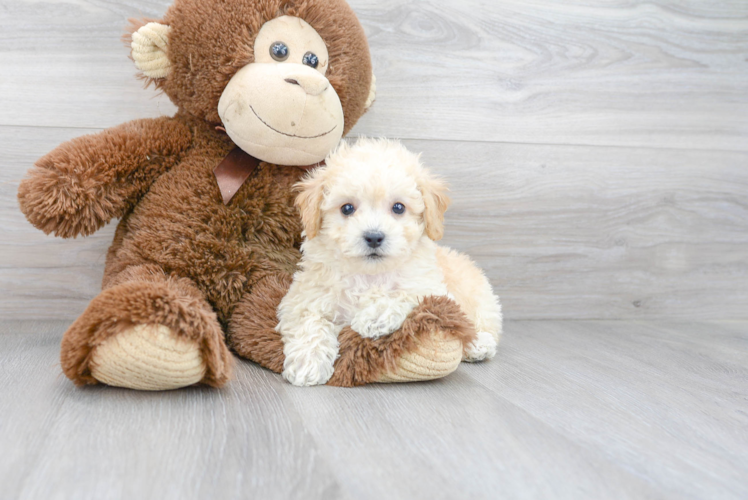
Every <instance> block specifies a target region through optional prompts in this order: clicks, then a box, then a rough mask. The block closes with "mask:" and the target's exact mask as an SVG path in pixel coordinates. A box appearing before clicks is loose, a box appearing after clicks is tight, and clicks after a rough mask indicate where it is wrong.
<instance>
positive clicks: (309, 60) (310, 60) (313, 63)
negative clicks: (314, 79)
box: [301, 52, 319, 68]
mask: <svg viewBox="0 0 748 500" xmlns="http://www.w3.org/2000/svg"><path fill="white" fill-rule="evenodd" d="M301 64H306V65H307V66H309V67H312V68H316V67H317V66H318V65H319V59H318V58H317V55H316V54H315V53H314V52H307V53H306V54H304V58H303V59H302V60H301Z"/></svg>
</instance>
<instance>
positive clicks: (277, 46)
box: [270, 42, 288, 62]
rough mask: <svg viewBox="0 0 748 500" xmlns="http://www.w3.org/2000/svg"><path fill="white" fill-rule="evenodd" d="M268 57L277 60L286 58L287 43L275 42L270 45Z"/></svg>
mask: <svg viewBox="0 0 748 500" xmlns="http://www.w3.org/2000/svg"><path fill="white" fill-rule="evenodd" d="M270 57H272V58H273V59H275V60H276V61H278V62H281V61H285V60H286V59H288V45H286V44H285V43H283V42H275V43H274V44H272V45H271V46H270Z"/></svg>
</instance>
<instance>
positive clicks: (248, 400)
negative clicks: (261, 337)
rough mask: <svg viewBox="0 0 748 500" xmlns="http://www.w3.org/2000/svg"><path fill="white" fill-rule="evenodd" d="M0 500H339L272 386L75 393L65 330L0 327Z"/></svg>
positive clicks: (253, 382)
mask: <svg viewBox="0 0 748 500" xmlns="http://www.w3.org/2000/svg"><path fill="white" fill-rule="evenodd" d="M0 325H2V327H1V328H0V353H2V354H0V359H1V360H2V362H1V363H0V366H2V371H0V376H1V377H2V378H1V379H0V380H1V381H2V383H3V384H2V390H0V408H1V409H2V411H1V412H0V449H2V450H3V453H2V454H0V484H2V485H3V488H2V493H0V497H2V498H22V499H29V498H39V499H41V498H77V499H96V500H98V499H101V498H144V499H150V498H153V499H163V498H245V497H246V496H251V497H253V498H254V497H256V498H268V499H272V498H292V497H294V498H296V497H298V495H299V493H300V492H303V497H304V498H311V499H317V498H318V499H328V498H338V497H340V496H343V495H344V492H343V491H341V490H340V486H339V484H338V481H337V479H336V478H335V476H334V474H333V472H334V471H333V470H331V469H330V467H329V465H328V464H327V462H326V461H325V458H324V457H323V456H321V455H320V453H319V450H318V449H317V447H316V445H315V443H314V442H313V440H312V438H311V436H310V435H309V433H308V432H306V431H305V429H304V427H303V425H302V423H301V418H300V416H299V415H298V414H296V412H295V410H294V409H293V405H292V404H291V403H290V402H289V401H288V399H287V397H286V396H285V395H284V390H283V388H282V384H283V383H284V382H283V381H282V380H281V379H280V377H278V376H277V375H275V374H271V373H269V372H266V371H264V370H262V369H260V368H259V367H257V366H254V365H250V364H249V363H241V364H240V365H239V366H238V369H237V373H236V379H235V380H234V382H233V383H232V384H231V385H229V386H228V387H227V388H225V389H223V390H214V389H209V388H189V389H183V390H179V391H172V392H155V393H148V392H135V391H129V390H124V389H117V388H111V387H99V386H97V387H94V388H91V387H89V388H85V389H76V388H74V386H73V385H72V383H70V382H69V381H68V380H67V379H65V378H64V377H63V376H62V375H61V373H60V367H59V363H58V362H57V357H58V356H59V339H60V336H61V333H62V331H63V330H64V328H65V327H66V326H67V325H66V324H65V323H64V322H59V321H57V322H46V323H39V322H15V323H13V322H3V323H0Z"/></svg>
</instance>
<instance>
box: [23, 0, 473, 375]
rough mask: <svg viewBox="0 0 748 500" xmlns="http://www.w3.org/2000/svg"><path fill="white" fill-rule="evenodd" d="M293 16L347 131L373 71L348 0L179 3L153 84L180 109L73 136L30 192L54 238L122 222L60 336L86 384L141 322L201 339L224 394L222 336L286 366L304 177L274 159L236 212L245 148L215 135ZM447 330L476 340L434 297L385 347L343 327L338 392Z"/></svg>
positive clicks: (68, 364)
mask: <svg viewBox="0 0 748 500" xmlns="http://www.w3.org/2000/svg"><path fill="white" fill-rule="evenodd" d="M283 14H288V15H293V16H298V17H301V18H303V19H305V20H306V21H307V22H309V23H310V24H311V25H312V26H313V27H314V28H315V29H316V30H317V31H318V33H319V34H320V35H321V36H322V38H323V39H324V40H325V42H326V44H327V46H328V50H329V55H330V68H329V71H328V74H327V76H328V78H329V80H330V82H331V84H332V85H333V87H334V88H335V90H336V91H337V93H338V95H339V97H340V100H341V103H342V106H343V109H344V112H345V130H346V132H347V131H348V130H349V129H350V128H351V127H352V126H353V124H355V123H356V121H357V120H358V118H359V117H360V116H361V115H362V114H363V112H364V103H365V101H366V98H367V96H368V94H369V87H370V81H371V66H370V60H369V54H368V47H367V43H366V39H365V37H364V33H363V30H362V28H361V26H360V25H359V23H358V21H357V20H356V18H355V16H354V14H353V12H352V11H351V10H350V8H349V7H348V6H347V4H345V2H344V1H343V0H296V1H282V0H233V1H231V2H226V1H219V0H212V1H209V0H177V2H176V3H175V4H174V5H173V6H172V8H170V9H169V11H168V13H167V14H166V16H165V18H164V21H163V22H164V23H166V24H169V25H170V26H171V34H170V44H169V58H170V60H171V62H172V74H171V75H170V76H169V78H167V79H164V80H156V81H155V84H156V85H157V86H158V87H159V88H160V89H162V90H163V91H164V92H165V93H166V94H167V95H168V96H169V97H170V98H171V99H172V101H173V102H174V103H175V104H177V105H178V107H179V112H178V113H177V114H176V116H174V117H173V118H159V119H150V120H136V121H133V122H130V123H126V124H124V125H120V126H118V127H115V128H112V129H109V130H106V131H104V132H101V133H99V134H96V135H90V136H85V137H80V138H78V139H74V140H72V141H70V142H68V143H65V144H63V145H61V146H60V147H58V148H57V149H55V150H54V151H52V152H51V153H49V154H48V155H46V156H45V157H43V158H42V159H40V160H39V162H38V163H37V164H36V166H35V167H34V168H33V169H31V171H30V172H29V175H28V177H27V178H26V179H25V180H24V181H23V182H22V183H21V186H20V188H19V193H18V195H19V200H20V204H21V208H22V210H23V212H24V213H25V214H26V216H27V217H28V219H29V221H30V222H31V223H32V224H34V225H35V226H36V227H38V228H40V229H41V230H43V231H44V232H46V233H54V234H56V235H58V236H62V237H66V238H67V237H75V236H77V235H88V234H91V233H93V232H94V231H96V230H97V229H99V228H101V227H102V226H103V225H104V224H106V223H107V222H108V221H110V220H111V219H113V218H121V221H120V223H119V226H118V228H117V231H116V235H115V238H114V242H113V244H112V247H111V248H110V250H109V252H108V255H107V261H106V270H105V276H104V281H103V292H102V293H101V294H100V295H98V296H97V297H96V298H95V299H94V300H93V301H92V302H91V304H90V305H89V306H88V308H87V309H86V311H85V312H84V313H83V315H82V316H81V317H80V318H78V320H76V321H75V323H74V324H73V325H72V326H71V327H70V329H69V330H68V331H67V332H66V334H65V336H64V338H63V342H62V356H61V357H62V367H63V370H64V372H65V374H66V375H67V376H68V377H69V378H70V379H72V380H73V381H74V382H75V383H76V384H86V383H96V380H95V379H94V378H93V377H92V375H91V358H92V355H91V354H92V350H93V349H95V348H96V346H97V345H100V344H101V343H102V342H103V341H104V340H105V339H107V338H109V337H111V336H113V335H117V334H118V333H119V332H121V331H123V330H124V329H126V328H128V327H130V326H133V325H136V324H162V325H165V326H167V327H169V328H170V329H171V330H172V331H173V332H175V334H176V335H178V336H181V337H184V338H187V339H191V340H194V341H196V342H198V344H199V345H200V348H201V351H202V354H203V356H204V359H205V360H206V364H207V372H206V375H205V378H204V380H203V382H204V383H206V384H210V385H214V386H220V385H222V384H224V383H225V382H226V381H227V380H228V379H229V376H230V374H231V366H232V357H231V354H230V352H229V349H228V347H227V344H226V342H225V340H224V332H226V333H228V340H229V346H231V347H232V348H233V349H234V350H235V351H236V352H237V353H238V354H240V355H241V356H244V357H246V358H249V359H251V360H254V361H256V362H258V363H260V364H261V365H263V366H265V367H267V368H269V369H271V370H273V371H276V372H279V371H281V370H282V367H283V345H282V343H281V340H280V337H279V335H278V334H277V333H276V332H275V330H274V327H275V324H276V323H277V319H276V318H275V308H276V307H277V305H278V303H279V302H280V299H281V297H282V296H283V294H284V293H285V291H286V290H287V288H288V285H289V282H290V278H289V276H290V274H292V273H293V272H294V269H295V266H296V263H297V261H298V260H299V257H300V254H299V246H300V243H301V236H300V234H301V229H302V228H301V223H300V220H299V215H298V213H297V209H296V208H295V206H294V203H293V201H294V196H295V193H294V192H293V190H292V189H291V187H292V185H293V184H294V183H296V182H297V181H298V180H299V179H300V177H301V175H302V174H303V171H302V170H300V169H298V168H295V167H285V166H278V165H272V164H268V163H265V162H262V163H261V164H260V165H259V167H258V168H257V170H256V172H255V173H254V174H253V175H252V176H251V177H250V178H249V179H248V180H247V182H245V183H244V185H243V186H242V187H241V189H240V190H239V191H238V192H237V193H236V195H235V196H234V197H233V199H232V200H231V202H230V203H229V204H228V205H224V203H223V202H222V197H221V193H220V191H219V188H218V186H217V184H216V180H215V178H214V175H213V169H214V168H215V166H216V165H217V164H218V163H219V162H220V161H221V160H222V159H223V158H224V157H225V156H226V155H227V154H228V153H229V152H230V151H231V150H232V148H234V144H233V143H232V142H231V140H230V139H229V138H228V137H227V136H226V135H225V134H223V133H221V132H220V131H217V130H216V128H215V127H216V125H218V124H219V123H220V120H219V117H218V115H217V112H216V108H217V103H218V99H219V97H220V95H221V92H222V90H223V88H224V87H225V86H226V84H227V82H228V81H229V79H230V78H231V77H232V75H233V74H234V73H235V72H236V71H237V70H238V69H240V68H241V67H242V66H244V65H246V64H248V63H250V62H252V60H253V54H252V46H253V40H254V36H255V34H256V33H257V31H258V30H259V28H260V27H261V26H262V24H263V23H264V22H266V21H268V20H269V19H273V18H275V17H277V16H279V15H283ZM435 327H436V328H443V329H445V331H447V332H448V333H449V334H450V335H455V336H457V337H458V338H461V339H463V340H470V339H471V338H472V335H473V333H472V328H471V327H470V324H469V322H468V321H467V319H466V318H465V316H464V315H463V314H462V313H461V312H460V311H459V309H458V308H457V307H456V306H455V305H454V303H452V302H449V301H446V300H440V299H434V300H431V299H428V300H426V301H424V303H423V304H422V305H421V306H420V307H419V308H418V309H417V310H416V311H414V313H413V314H412V315H411V317H410V318H409V319H408V320H407V321H406V323H405V324H404V325H403V328H402V330H401V331H400V332H397V333H396V334H393V335H392V336H390V337H388V338H386V339H380V340H379V341H371V340H368V339H362V338H361V337H359V336H358V335H357V334H355V332H352V331H349V330H348V331H345V332H344V333H343V334H342V335H341V357H340V359H339V360H338V363H337V365H336V373H335V376H334V377H333V380H332V381H331V383H334V384H336V385H358V384H362V383H366V382H371V381H374V380H377V378H378V376H379V375H380V374H381V372H382V371H383V370H388V369H391V368H392V366H394V365H393V360H394V359H395V358H396V357H397V356H399V355H400V354H401V353H402V352H404V351H408V350H409V349H413V348H414V344H413V342H414V338H416V337H417V336H418V335H421V334H423V333H422V332H430V331H432V329H433V328H435Z"/></svg>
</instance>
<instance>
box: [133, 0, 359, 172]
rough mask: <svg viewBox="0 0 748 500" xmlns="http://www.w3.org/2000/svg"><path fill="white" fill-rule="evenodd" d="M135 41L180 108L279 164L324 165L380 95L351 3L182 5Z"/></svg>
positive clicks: (217, 1)
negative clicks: (323, 162)
mask: <svg viewBox="0 0 748 500" xmlns="http://www.w3.org/2000/svg"><path fill="white" fill-rule="evenodd" d="M132 41H133V43H132V56H133V59H134V60H135V64H136V66H137V67H138V69H140V70H141V71H142V72H143V74H144V75H145V77H147V78H148V79H149V80H150V81H152V82H154V83H155V84H156V87H157V88H159V89H161V90H163V91H164V92H165V93H166V94H167V95H168V96H169V97H170V98H171V100H172V101H173V102H174V103H175V104H176V105H177V106H179V108H180V109H182V110H184V111H187V112H188V113H190V114H192V115H194V116H196V117H199V118H203V119H205V120H207V121H208V122H209V123H211V124H215V125H222V126H223V127H224V128H225V129H226V132H227V133H228V135H229V137H230V138H231V140H232V141H234V143H235V144H236V145H238V146H239V147H241V148H242V149H243V150H244V151H246V152H247V153H249V154H251V155H252V156H255V157H256V158H259V159H260V160H264V161H268V162H272V163H278V164H283V165H310V164H314V163H317V162H319V161H322V160H323V159H324V158H325V156H326V155H327V154H328V153H329V152H330V151H331V150H332V149H333V148H334V147H335V146H336V145H337V144H338V142H339V141H340V138H341V137H342V136H343V135H345V134H346V133H347V132H348V130H350V128H351V127H352V126H353V124H355V123H356V121H357V120H358V119H359V117H360V116H361V115H362V114H363V113H364V112H365V111H366V109H367V108H368V106H369V105H370V104H371V102H372V101H373V99H374V79H373V75H372V72H371V60H370V56H369V49H368V44H367V43H366V36H365V34H364V30H363V28H362V27H361V25H360V23H359V22H358V20H357V19H356V16H355V14H354V13H353V11H352V10H351V9H350V7H349V6H348V5H347V3H346V1H345V0H295V1H294V2H289V1H287V0H232V1H230V2H227V1H225V0H175V1H174V4H173V5H172V6H171V7H170V8H169V10H168V11H167V13H166V16H165V18H164V21H163V22H161V23H149V24H146V25H145V26H142V27H139V29H137V31H134V32H133V35H132Z"/></svg>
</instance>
